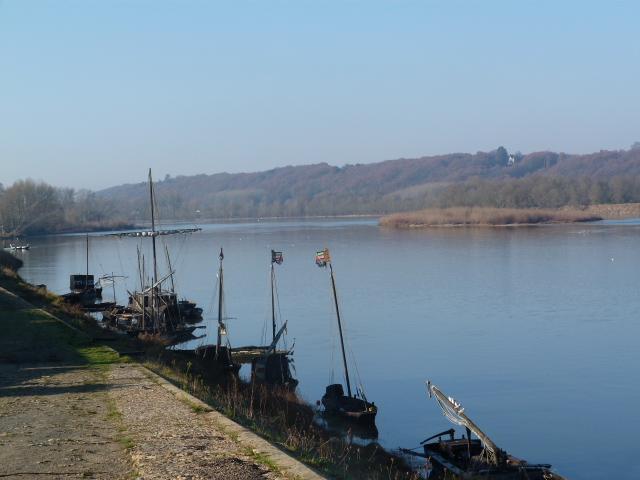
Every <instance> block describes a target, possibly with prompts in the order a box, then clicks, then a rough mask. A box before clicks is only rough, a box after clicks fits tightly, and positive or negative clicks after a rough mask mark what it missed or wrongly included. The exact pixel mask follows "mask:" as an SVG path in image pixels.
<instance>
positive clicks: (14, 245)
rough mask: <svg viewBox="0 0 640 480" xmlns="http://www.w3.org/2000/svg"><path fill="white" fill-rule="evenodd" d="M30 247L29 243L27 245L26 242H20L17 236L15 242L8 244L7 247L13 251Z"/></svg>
mask: <svg viewBox="0 0 640 480" xmlns="http://www.w3.org/2000/svg"><path fill="white" fill-rule="evenodd" d="M30 248H31V245H29V244H28V243H22V242H21V241H20V239H19V238H16V242H15V243H10V244H9V249H10V250H14V251H24V250H29V249H30Z"/></svg>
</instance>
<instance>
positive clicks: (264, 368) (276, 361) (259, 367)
mask: <svg viewBox="0 0 640 480" xmlns="http://www.w3.org/2000/svg"><path fill="white" fill-rule="evenodd" d="M283 260H284V257H283V255H282V252H276V251H275V250H271V333H272V338H271V344H270V345H269V346H268V347H266V348H264V350H263V353H262V355H260V356H259V357H258V358H255V359H254V360H253V361H252V362H251V373H252V375H253V377H254V378H255V379H256V380H258V381H261V382H264V383H267V384H270V385H282V386H285V387H287V388H290V389H292V390H293V389H295V388H296V386H297V385H298V380H296V379H295V378H293V375H292V374H291V369H290V364H291V362H292V360H291V359H290V358H289V357H290V356H291V354H292V351H291V350H286V349H285V350H283V351H278V350H277V349H276V347H277V344H278V341H279V340H280V338H281V337H282V335H283V333H284V331H285V330H286V327H287V322H286V321H285V322H284V324H283V325H282V327H281V328H280V330H279V331H278V332H276V292H275V283H276V281H275V278H276V273H275V268H274V265H280V264H282V262H283Z"/></svg>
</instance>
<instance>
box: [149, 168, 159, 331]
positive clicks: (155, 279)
mask: <svg viewBox="0 0 640 480" xmlns="http://www.w3.org/2000/svg"><path fill="white" fill-rule="evenodd" d="M149 199H150V201H151V245H152V246H153V283H152V285H153V288H152V289H151V318H152V319H153V326H154V328H158V327H159V325H157V322H156V318H155V290H156V283H157V282H158V263H157V258H156V220H155V211H154V206H153V203H154V202H153V179H152V178H151V169H149Z"/></svg>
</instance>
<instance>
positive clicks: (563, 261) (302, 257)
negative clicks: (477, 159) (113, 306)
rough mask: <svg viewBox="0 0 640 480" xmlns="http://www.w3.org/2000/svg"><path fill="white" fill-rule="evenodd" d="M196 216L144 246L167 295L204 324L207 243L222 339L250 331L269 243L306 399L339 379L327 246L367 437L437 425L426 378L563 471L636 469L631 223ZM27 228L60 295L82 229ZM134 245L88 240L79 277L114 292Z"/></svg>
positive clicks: (31, 264)
mask: <svg viewBox="0 0 640 480" xmlns="http://www.w3.org/2000/svg"><path fill="white" fill-rule="evenodd" d="M201 226H202V228H203V230H202V231H201V232H198V233H195V234H191V235H181V236H175V237H169V236H167V237H160V238H161V240H162V242H160V243H161V244H162V243H164V242H166V243H167V246H168V247H169V250H170V252H171V255H172V261H173V266H174V268H175V270H176V287H177V289H178V291H179V293H180V295H181V296H183V297H186V298H189V299H192V300H195V301H196V302H197V303H198V304H199V305H200V306H202V307H203V308H204V309H205V317H206V318H205V321H204V322H203V325H208V329H207V331H208V332H209V334H210V335H212V336H214V335H215V329H214V322H215V317H216V309H215V288H214V286H215V282H216V272H217V267H218V252H219V250H220V247H221V246H222V247H224V254H225V259H224V267H225V270H224V272H225V293H226V311H227V315H228V316H229V317H230V320H228V327H229V338H230V341H231V343H232V345H234V346H239V345H246V344H257V343H260V341H261V337H262V335H263V332H264V331H265V327H266V322H268V321H269V318H270V296H269V295H270V293H269V267H270V251H271V249H275V250H279V251H282V252H284V263H283V264H282V265H278V266H276V274H277V279H278V293H279V295H278V298H279V305H280V311H281V313H282V315H283V318H285V319H287V320H288V322H289V324H288V337H287V338H288V342H289V345H291V344H292V343H294V340H295V355H294V356H295V367H296V373H295V376H296V377H297V378H298V379H299V380H300V384H299V386H298V391H299V392H300V393H301V395H302V396H303V397H304V398H305V399H307V400H308V401H310V402H313V403H315V401H316V400H318V399H320V397H321V396H322V394H323V392H324V387H325V386H326V385H327V384H328V383H329V382H330V380H331V375H332V372H334V375H335V378H336V379H337V380H340V379H341V370H340V363H339V362H338V360H339V357H338V353H339V351H338V350H336V342H335V332H336V326H335V323H336V321H335V315H334V311H333V307H332V298H331V293H330V284H329V276H328V271H327V270H326V269H321V268H318V267H316V265H315V264H314V254H315V252H316V250H319V249H322V248H324V247H328V248H329V249H330V251H331V254H332V259H333V267H334V271H335V276H336V284H337V288H338V295H339V300H340V307H341V312H342V315H343V318H344V321H345V324H346V336H347V339H348V344H349V347H350V350H352V351H353V353H354V354H355V358H356V359H357V367H358V371H359V374H360V376H361V379H362V383H363V385H364V387H365V390H366V393H367V396H368V398H369V399H370V400H373V401H375V403H376V405H378V407H379V413H378V419H377V422H376V423H377V426H378V429H379V432H380V438H379V440H380V442H381V444H383V445H384V446H385V447H388V448H397V447H400V446H402V447H409V448H412V447H415V446H417V445H418V443H419V442H420V441H421V440H422V439H424V438H426V437H428V436H431V435H432V434H434V433H437V432H439V431H442V430H445V429H448V428H450V425H449V424H448V422H447V421H446V419H445V418H444V417H443V416H442V414H441V412H440V410H439V408H438V405H437V404H436V402H435V401H434V400H433V399H431V400H430V399H429V398H428V397H427V395H426V389H425V385H424V382H425V381H426V380H427V379H429V380H431V381H433V382H434V383H435V384H437V385H438V386H439V387H440V388H441V389H442V390H443V391H444V392H445V393H446V394H447V395H450V396H453V397H455V398H456V399H457V400H458V401H459V402H460V403H462V405H463V406H464V407H465V409H466V410H465V413H467V415H469V416H470V417H471V418H472V419H473V420H474V421H475V422H476V423H477V424H478V425H479V426H480V427H481V428H483V429H484V430H485V432H486V433H487V434H488V435H489V436H490V437H491V438H492V439H493V440H494V441H495V442H496V444H497V445H498V446H500V447H501V448H503V449H505V450H507V451H508V452H509V453H512V454H514V455H516V456H519V457H521V458H526V459H527V460H529V461H531V462H544V463H551V464H553V466H554V468H555V469H556V470H557V471H558V472H559V473H561V474H563V475H566V476H567V477H569V478H573V479H602V478H617V479H637V478H640V460H639V459H638V455H637V454H638V452H640V447H639V446H638V445H640V443H637V442H638V439H637V438H638V435H637V432H638V431H639V429H640V414H639V413H638V410H637V409H638V405H640V384H639V382H638V380H639V378H640V375H639V374H640V353H639V352H638V350H639V346H640V340H639V339H640V323H639V322H638V318H639V316H640V291H639V287H640V268H638V267H639V266H640V248H638V245H639V244H640V221H635V220H632V221H624V222H597V223H593V224H582V225H548V226H537V227H518V228H440V229H427V230H415V231H398V230H387V229H381V228H379V227H378V226H377V220H376V219H340V220H335V219H333V220H306V221H300V220H297V221H261V222H251V223H238V222H236V223H220V224H208V225H201ZM30 241H31V244H32V248H31V250H30V251H27V252H24V253H22V254H21V256H22V258H23V259H24V261H25V266H24V267H23V269H22V270H21V274H22V276H23V277H24V278H25V279H26V280H28V281H30V282H33V283H44V284H46V285H47V286H48V287H49V288H50V289H51V290H52V291H54V292H57V293H64V292H66V291H68V282H69V280H68V278H69V274H70V273H83V272H84V270H85V238H84V236H82V235H59V236H48V237H38V238H32V239H31V240H30ZM149 243H150V241H149V239H138V238H117V237H109V236H105V235H100V234H95V235H91V237H90V254H89V260H90V272H91V273H94V274H95V275H101V274H105V273H108V274H111V273H112V272H113V273H115V274H116V275H126V276H128V278H127V279H126V280H124V281H122V282H120V283H118V284H117V286H116V295H117V298H118V300H119V301H120V302H121V303H122V302H124V301H125V300H126V289H129V290H132V289H134V288H135V287H136V284H137V282H136V279H137V278H138V276H137V275H138V274H137V260H136V245H139V246H141V248H142V249H143V251H144V253H145V256H146V258H147V259H148V258H150V255H151V254H150V245H149ZM161 256H162V257H163V256H164V255H161ZM162 269H163V270H164V266H162ZM111 296H112V294H111V292H110V291H109V289H105V293H104V297H105V300H109V299H110V298H111ZM269 328H270V327H269ZM204 341H206V339H201V340H198V341H195V342H192V345H193V344H197V343H199V342H204ZM354 375H355V373H354Z"/></svg>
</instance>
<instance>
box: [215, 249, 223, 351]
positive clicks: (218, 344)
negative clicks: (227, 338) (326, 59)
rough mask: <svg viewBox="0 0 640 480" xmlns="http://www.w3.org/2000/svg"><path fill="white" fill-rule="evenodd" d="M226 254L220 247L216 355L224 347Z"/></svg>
mask: <svg viewBox="0 0 640 480" xmlns="http://www.w3.org/2000/svg"><path fill="white" fill-rule="evenodd" d="M223 259H224V254H223V253H222V247H220V267H219V268H218V343H216V355H217V354H218V353H217V352H218V348H220V346H221V345H222V327H223V323H222V281H223V280H222V260H223Z"/></svg>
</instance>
